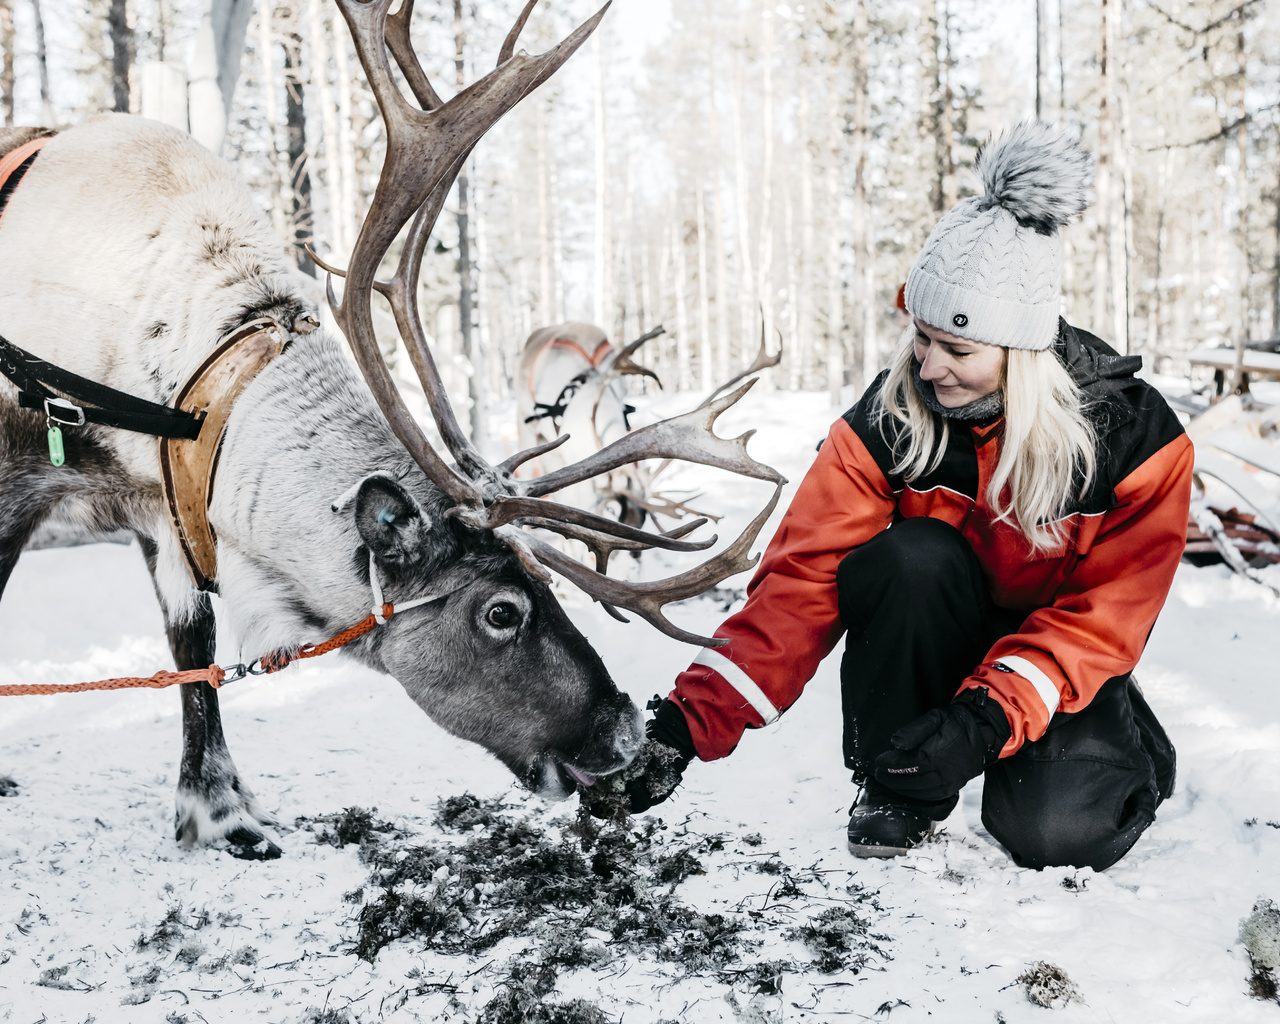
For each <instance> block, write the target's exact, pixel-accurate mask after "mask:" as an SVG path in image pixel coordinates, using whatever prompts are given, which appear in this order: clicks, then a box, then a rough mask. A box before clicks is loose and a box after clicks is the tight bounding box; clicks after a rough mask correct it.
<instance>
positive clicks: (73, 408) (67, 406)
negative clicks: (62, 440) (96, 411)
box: [44, 398, 84, 427]
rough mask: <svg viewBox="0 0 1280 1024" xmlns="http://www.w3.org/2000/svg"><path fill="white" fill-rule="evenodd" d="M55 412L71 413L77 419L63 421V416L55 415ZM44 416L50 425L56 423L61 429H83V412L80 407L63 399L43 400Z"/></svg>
mask: <svg viewBox="0 0 1280 1024" xmlns="http://www.w3.org/2000/svg"><path fill="white" fill-rule="evenodd" d="M55 410H61V411H62V412H64V413H66V412H71V413H74V414H75V415H76V417H78V418H77V419H65V418H64V417H63V416H59V415H56V414H55ZM44 414H45V416H46V418H47V419H48V420H49V422H50V423H57V424H58V425H59V426H63V427H83V426H84V410H83V409H82V408H80V406H78V405H75V404H73V403H72V402H68V401H67V400H66V399H65V398H46V399H45V400H44Z"/></svg>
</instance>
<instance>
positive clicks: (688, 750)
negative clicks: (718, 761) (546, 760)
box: [578, 697, 697, 820]
mask: <svg viewBox="0 0 1280 1024" xmlns="http://www.w3.org/2000/svg"><path fill="white" fill-rule="evenodd" d="M649 708H650V709H651V710H656V712H657V713H656V714H655V715H654V716H653V718H651V719H649V721H648V723H647V724H646V725H645V740H644V742H643V743H642V744H641V745H640V752H639V753H638V754H637V755H636V759H635V760H634V761H632V762H631V764H629V765H628V766H627V767H626V768H624V769H622V771H620V772H615V773H614V774H612V775H607V776H605V777H604V778H602V779H598V780H597V781H596V784H595V785H594V786H591V787H588V788H583V787H579V789H578V793H579V795H580V797H581V799H582V806H583V807H585V808H586V809H587V810H588V811H589V812H590V813H591V814H592V815H593V816H594V817H597V818H611V819H614V820H621V819H622V818H625V817H626V816H627V815H628V814H638V813H640V812H641V811H647V810H648V809H649V808H650V807H653V806H654V805H655V804H660V803H662V801H664V800H665V799H667V797H669V796H670V795H671V794H672V793H674V792H675V789H676V787H677V786H679V785H680V781H681V779H682V778H683V776H684V771H685V769H686V768H688V767H689V762H690V761H692V760H693V759H694V758H695V757H696V756H697V751H696V750H695V749H694V746H693V740H692V738H691V737H690V736H689V726H688V724H687V723H686V722H685V718H684V713H683V712H682V711H681V710H680V708H679V707H678V706H677V705H676V704H675V703H674V702H673V701H671V700H659V698H657V697H655V698H654V699H653V700H652V701H650V702H649Z"/></svg>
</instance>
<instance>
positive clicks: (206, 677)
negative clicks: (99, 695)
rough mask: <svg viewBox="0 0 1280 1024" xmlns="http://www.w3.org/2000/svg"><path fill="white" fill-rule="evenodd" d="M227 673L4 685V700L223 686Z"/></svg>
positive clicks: (200, 670)
mask: <svg viewBox="0 0 1280 1024" xmlns="http://www.w3.org/2000/svg"><path fill="white" fill-rule="evenodd" d="M225 677H226V673H225V672H223V671H222V669H220V668H219V667H218V666H217V665H210V666H209V667H208V668H195V669H190V670H189V671H186V672H157V673H156V674H155V675H153V676H144V677H139V676H125V677H124V678H121V679H99V680H98V681H97V682H94V683H15V684H12V685H8V686H0V697H28V696H34V695H36V694H47V693H83V692H84V691H85V690H123V689H126V688H128V687H133V686H149V687H151V688H152V689H154V690H161V689H164V687H166V686H174V685H176V684H178V683H208V684H209V685H210V686H214V687H217V686H220V685H221V684H222V680H223V679H224V678H225Z"/></svg>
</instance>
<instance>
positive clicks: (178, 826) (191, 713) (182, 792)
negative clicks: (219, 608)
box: [138, 537, 280, 860]
mask: <svg viewBox="0 0 1280 1024" xmlns="http://www.w3.org/2000/svg"><path fill="white" fill-rule="evenodd" d="M138 539H139V541H140V542H141V545H142V552H143V555H144V556H145V557H146V560H147V568H148V569H150V570H151V573H152V576H153V577H154V575H155V564H156V548H155V544H154V542H153V541H151V540H150V539H149V538H145V537H139V538H138ZM158 593H159V592H158V591H157V596H158ZM160 605H161V610H162V611H163V612H164V618H165V633H166V635H167V636H168V638H169V650H170V651H172V652H173V661H174V664H175V665H176V666H177V669H178V671H180V672H181V671H185V670H187V669H196V668H207V667H208V666H209V665H211V664H213V660H214V648H215V642H216V639H217V626H216V624H215V622H214V617H213V605H212V604H211V603H210V601H209V598H208V597H207V596H206V595H204V594H201V595H200V597H199V599H198V603H197V608H196V612H195V614H194V615H193V616H192V617H191V619H190V620H189V621H186V622H181V623H177V622H174V621H173V620H172V619H171V617H170V615H169V611H168V609H167V608H165V607H164V601H163V600H161V602H160ZM180 689H181V690H182V763H181V765H180V767H179V769H178V794H177V811H176V813H175V816H174V838H175V839H177V841H178V842H180V843H181V844H182V845H183V846H185V847H188V848H190V847H192V846H194V845H195V844H197V843H217V844H219V845H221V844H222V843H224V842H225V843H226V849H227V852H229V853H230V854H231V855H232V856H233V857H239V858H241V859H243V860H275V859H276V858H277V857H279V856H280V847H278V846H277V845H276V844H275V843H273V842H272V841H271V840H270V839H268V838H267V836H266V834H265V833H264V832H263V831H262V829H261V828H260V827H259V826H261V825H269V824H271V823H272V822H271V817H270V815H268V814H267V813H266V812H264V811H263V810H262V808H261V807H260V806H259V805H258V801H257V800H256V799H255V797H254V795H253V793H252V791H251V790H250V789H249V787H248V786H246V785H245V784H244V783H243V782H241V781H240V773H239V772H238V771H236V766H235V762H233V761H232V760H231V754H230V753H229V752H228V750H227V741H226V737H225V736H224V735H223V732H222V715H221V714H220V713H219V711H218V691H217V690H215V689H214V688H213V687H212V686H210V685H209V684H208V683H184V684H183V685H182V686H181V687H180Z"/></svg>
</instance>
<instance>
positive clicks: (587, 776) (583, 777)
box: [562, 762, 596, 789]
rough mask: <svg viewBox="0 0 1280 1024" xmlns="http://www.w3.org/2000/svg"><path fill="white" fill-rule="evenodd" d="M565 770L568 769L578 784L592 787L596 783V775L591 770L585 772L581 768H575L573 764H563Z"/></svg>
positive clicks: (588, 787)
mask: <svg viewBox="0 0 1280 1024" xmlns="http://www.w3.org/2000/svg"><path fill="white" fill-rule="evenodd" d="M562 766H563V767H564V770H565V771H567V772H568V773H569V774H570V775H572V776H573V778H574V779H575V780H576V781H577V783H578V785H580V786H583V787H586V788H587V789H590V788H591V787H592V786H594V785H595V784H596V777H595V776H594V775H592V774H591V773H589V772H584V771H582V770H581V769H579V768H575V767H574V766H573V765H571V764H563V762H562Z"/></svg>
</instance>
